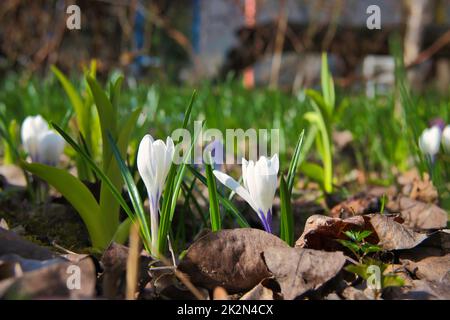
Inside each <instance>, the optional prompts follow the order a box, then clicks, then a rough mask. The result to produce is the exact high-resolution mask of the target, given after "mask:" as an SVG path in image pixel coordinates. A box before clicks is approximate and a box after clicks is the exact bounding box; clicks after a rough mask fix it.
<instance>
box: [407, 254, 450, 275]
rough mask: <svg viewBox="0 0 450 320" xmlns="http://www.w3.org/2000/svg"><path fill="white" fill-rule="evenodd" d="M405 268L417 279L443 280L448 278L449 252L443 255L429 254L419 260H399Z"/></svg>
mask: <svg viewBox="0 0 450 320" xmlns="http://www.w3.org/2000/svg"><path fill="white" fill-rule="evenodd" d="M400 261H401V262H402V263H403V264H404V265H405V268H406V269H407V270H408V271H409V272H411V273H412V274H414V275H415V276H416V277H417V278H419V279H424V280H429V281H443V280H444V279H446V278H447V277H448V278H449V279H450V254H446V255H444V256H429V257H424V258H422V259H420V260H417V261H413V260H409V259H401V260H400Z"/></svg>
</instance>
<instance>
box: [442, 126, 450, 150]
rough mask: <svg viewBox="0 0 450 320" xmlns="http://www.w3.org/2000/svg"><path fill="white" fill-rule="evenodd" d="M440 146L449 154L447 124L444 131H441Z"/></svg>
mask: <svg viewBox="0 0 450 320" xmlns="http://www.w3.org/2000/svg"><path fill="white" fill-rule="evenodd" d="M442 145H443V146H444V150H445V152H447V153H450V124H448V125H447V126H446V127H445V128H444V131H442Z"/></svg>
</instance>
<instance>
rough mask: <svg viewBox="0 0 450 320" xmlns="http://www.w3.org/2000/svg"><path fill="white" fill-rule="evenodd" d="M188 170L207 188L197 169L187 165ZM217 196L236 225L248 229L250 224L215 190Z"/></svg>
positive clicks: (204, 179)
mask: <svg viewBox="0 0 450 320" xmlns="http://www.w3.org/2000/svg"><path fill="white" fill-rule="evenodd" d="M188 168H189V170H190V171H191V172H192V174H193V175H194V176H195V177H196V178H197V179H198V180H199V181H200V182H201V183H203V184H204V185H205V186H208V183H207V181H206V178H205V177H204V176H203V175H202V174H201V173H200V172H199V171H198V170H197V169H195V168H194V167H193V166H191V165H188ZM217 196H218V199H219V201H220V203H221V204H222V205H223V207H224V208H225V209H226V212H229V213H230V214H231V217H232V218H233V219H234V220H236V222H237V224H238V225H239V226H240V227H241V228H250V224H249V223H248V222H247V220H246V219H245V218H244V216H243V215H242V214H241V213H240V212H239V210H238V209H237V208H236V206H235V205H234V204H233V203H232V202H231V201H230V200H229V199H228V198H227V197H226V196H224V195H223V194H222V193H221V192H220V191H219V190H217Z"/></svg>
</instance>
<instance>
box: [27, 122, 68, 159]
mask: <svg viewBox="0 0 450 320" xmlns="http://www.w3.org/2000/svg"><path fill="white" fill-rule="evenodd" d="M21 137H22V143H23V148H24V149H25V151H26V152H27V153H28V155H29V156H30V157H31V160H32V161H33V162H40V163H44V164H47V165H52V166H55V165H56V164H57V163H58V162H59V158H60V156H61V154H62V152H63V151H64V145H65V143H64V139H63V138H62V137H61V136H60V135H58V134H57V133H55V132H53V131H52V130H50V128H49V127H48V124H47V121H45V120H44V118H42V116H40V115H37V116H30V117H27V118H26V119H25V120H24V121H23V123H22V129H21Z"/></svg>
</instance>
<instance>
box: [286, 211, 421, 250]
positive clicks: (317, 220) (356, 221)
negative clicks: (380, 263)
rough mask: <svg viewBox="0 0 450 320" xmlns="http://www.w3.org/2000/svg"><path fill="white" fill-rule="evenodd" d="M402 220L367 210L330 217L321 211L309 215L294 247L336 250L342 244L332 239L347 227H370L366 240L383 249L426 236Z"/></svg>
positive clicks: (410, 245) (407, 244) (414, 242)
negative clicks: (410, 227) (342, 217)
mask: <svg viewBox="0 0 450 320" xmlns="http://www.w3.org/2000/svg"><path fill="white" fill-rule="evenodd" d="M402 221H403V220H402V219H401V218H399V217H396V216H388V215H381V214H369V215H363V216H354V217H351V218H347V219H339V218H330V217H326V216H321V215H315V216H311V217H310V218H309V219H308V220H307V222H306V225H305V231H304V232H303V234H302V235H301V237H300V238H299V239H298V240H297V242H296V243H295V246H296V247H301V248H310V249H316V250H326V251H337V250H342V249H343V247H342V246H341V245H340V244H339V243H338V242H337V241H336V239H346V240H348V237H347V236H346V235H345V234H344V232H345V231H347V230H370V231H372V234H371V235H370V236H369V237H367V238H366V241H368V242H369V243H373V244H378V245H380V246H381V247H382V248H383V249H384V250H400V249H410V248H414V247H415V246H417V245H418V244H419V243H421V242H422V241H423V240H425V239H426V238H427V236H426V235H425V234H421V233H417V232H414V231H413V230H411V229H409V228H408V227H406V226H404V225H402V224H401V223H400V222H402Z"/></svg>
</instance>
